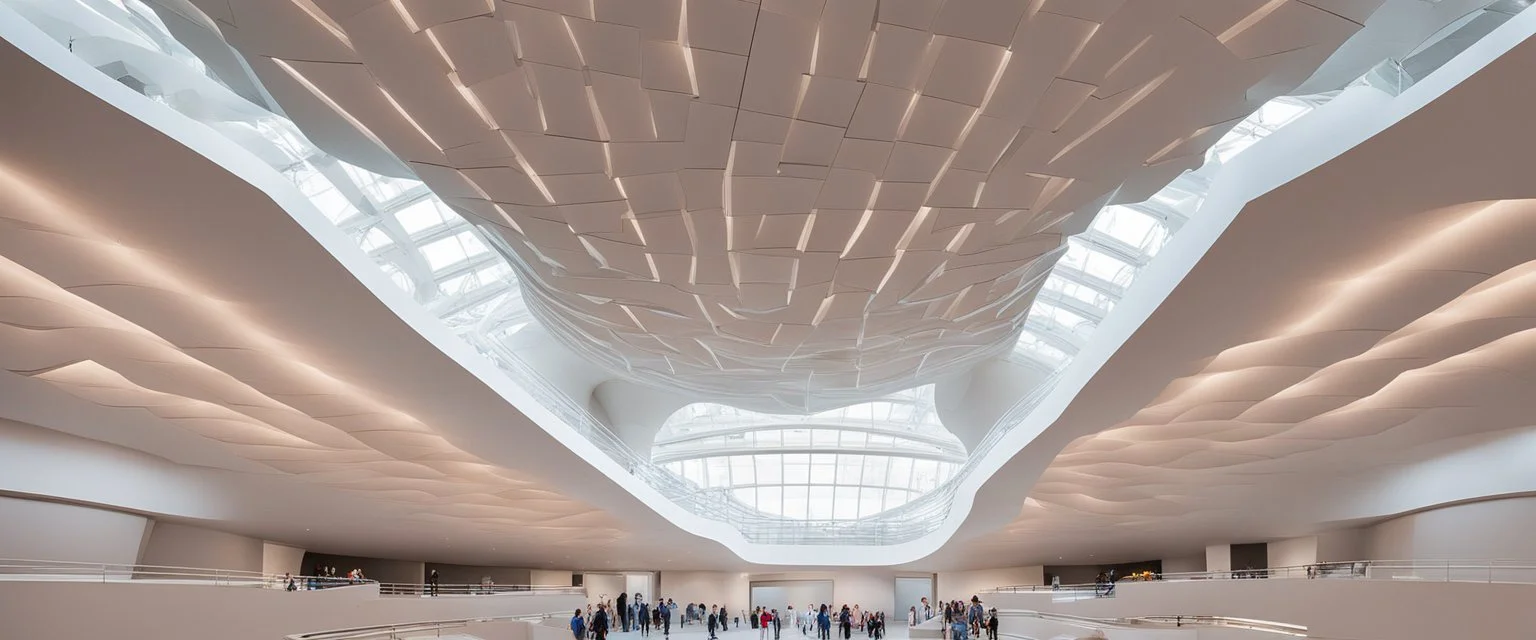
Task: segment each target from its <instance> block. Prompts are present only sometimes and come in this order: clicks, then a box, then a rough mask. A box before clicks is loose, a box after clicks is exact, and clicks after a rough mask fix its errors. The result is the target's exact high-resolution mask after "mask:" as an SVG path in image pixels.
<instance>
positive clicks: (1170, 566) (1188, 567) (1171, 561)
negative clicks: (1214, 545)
mask: <svg viewBox="0 0 1536 640" xmlns="http://www.w3.org/2000/svg"><path fill="white" fill-rule="evenodd" d="M1202 571H1205V556H1203V555H1200V556H1186V557H1179V558H1164V559H1163V573H1200V572H1202Z"/></svg>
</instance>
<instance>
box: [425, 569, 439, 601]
mask: <svg viewBox="0 0 1536 640" xmlns="http://www.w3.org/2000/svg"><path fill="white" fill-rule="evenodd" d="M437 581H438V577H437V569H433V570H432V572H431V573H428V574H427V595H429V596H434V597H435V596H437Z"/></svg>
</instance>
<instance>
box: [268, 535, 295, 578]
mask: <svg viewBox="0 0 1536 640" xmlns="http://www.w3.org/2000/svg"><path fill="white" fill-rule="evenodd" d="M261 572H262V573H269V574H273V575H281V574H284V573H291V574H293V575H296V576H299V575H304V550H303V549H300V548H298V547H290V546H288V545H286V544H279V543H276V542H271V541H265V542H262V543H261Z"/></svg>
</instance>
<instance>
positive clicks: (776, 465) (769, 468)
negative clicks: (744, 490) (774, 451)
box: [756, 456, 786, 484]
mask: <svg viewBox="0 0 1536 640" xmlns="http://www.w3.org/2000/svg"><path fill="white" fill-rule="evenodd" d="M756 461H757V482H758V484H780V483H782V482H784V469H785V467H786V465H785V464H784V462H783V457H782V456H757V457H756Z"/></svg>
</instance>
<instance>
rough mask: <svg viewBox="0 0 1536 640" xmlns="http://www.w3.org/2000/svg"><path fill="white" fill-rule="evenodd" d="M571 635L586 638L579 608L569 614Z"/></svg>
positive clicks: (580, 638) (585, 622) (581, 638)
mask: <svg viewBox="0 0 1536 640" xmlns="http://www.w3.org/2000/svg"><path fill="white" fill-rule="evenodd" d="M434 573H435V572H434ZM571 635H572V636H574V637H575V638H576V640H587V621H586V620H583V619H582V618H581V609H577V610H576V613H573V614H571Z"/></svg>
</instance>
